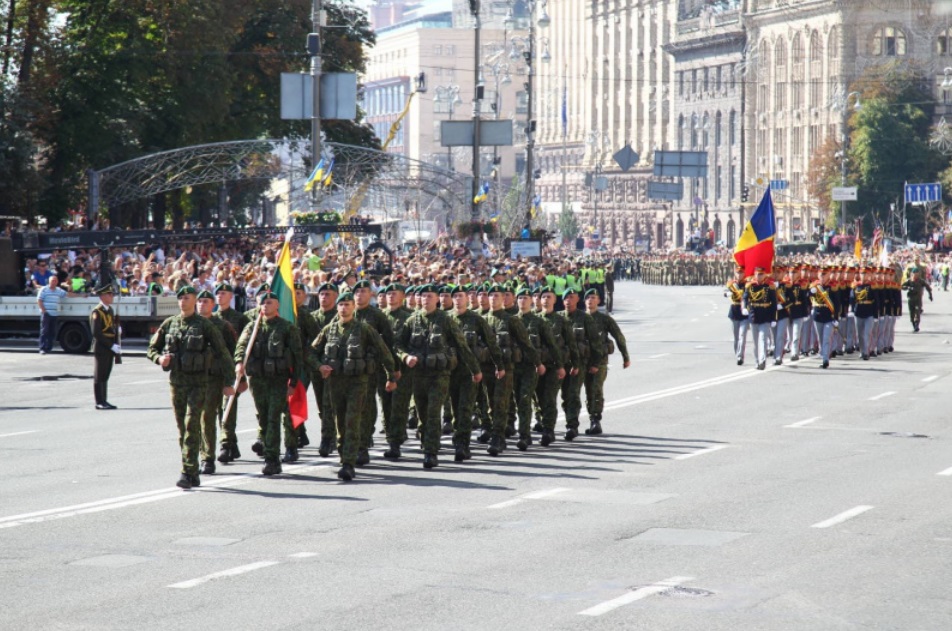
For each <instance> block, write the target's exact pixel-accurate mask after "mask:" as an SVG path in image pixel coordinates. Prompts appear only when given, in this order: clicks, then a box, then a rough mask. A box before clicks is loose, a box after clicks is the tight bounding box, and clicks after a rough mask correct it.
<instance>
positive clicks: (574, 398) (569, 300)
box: [562, 289, 605, 441]
mask: <svg viewBox="0 0 952 631" xmlns="http://www.w3.org/2000/svg"><path fill="white" fill-rule="evenodd" d="M578 301H579V296H578V292H577V291H575V290H574V289H566V290H565V293H564V294H562V302H563V303H564V304H565V311H564V312H563V316H564V317H565V318H566V319H567V320H568V321H569V324H570V325H571V327H572V334H573V336H574V337H575V343H576V345H577V346H578V354H579V363H578V365H577V366H576V367H577V368H578V371H577V372H576V373H575V374H574V375H573V374H572V373H571V371H570V372H569V375H568V376H566V377H565V379H564V380H563V381H562V410H563V411H564V412H565V440H567V441H572V440H574V439H575V438H576V437H577V436H578V417H579V414H581V412H582V384H583V383H584V382H585V374H586V373H588V374H592V375H594V374H596V373H597V372H598V368H599V366H600V365H601V363H602V359H603V358H604V356H605V347H604V345H603V344H602V340H601V338H600V337H599V336H598V329H597V328H596V326H595V320H593V319H592V316H590V315H589V314H587V313H586V312H585V311H583V310H582V309H579V308H578Z"/></svg>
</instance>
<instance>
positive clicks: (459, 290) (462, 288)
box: [450, 285, 467, 296]
mask: <svg viewBox="0 0 952 631" xmlns="http://www.w3.org/2000/svg"><path fill="white" fill-rule="evenodd" d="M466 287H467V285H456V286H455V287H453V289H452V290H451V291H450V295H451V296H455V295H456V294H465V293H466V291H467V290H466Z"/></svg>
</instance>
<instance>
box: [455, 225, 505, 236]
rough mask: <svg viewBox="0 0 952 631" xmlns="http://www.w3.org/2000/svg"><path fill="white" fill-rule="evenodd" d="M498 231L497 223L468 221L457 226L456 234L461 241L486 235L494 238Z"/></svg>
mask: <svg viewBox="0 0 952 631" xmlns="http://www.w3.org/2000/svg"><path fill="white" fill-rule="evenodd" d="M497 230H498V229H497V227H496V223H495V222H492V221H467V222H463V223H461V224H459V225H457V226H456V234H458V235H459V237H460V238H461V239H468V238H469V237H471V236H473V235H474V234H485V235H486V236H489V237H494V236H496V232H497Z"/></svg>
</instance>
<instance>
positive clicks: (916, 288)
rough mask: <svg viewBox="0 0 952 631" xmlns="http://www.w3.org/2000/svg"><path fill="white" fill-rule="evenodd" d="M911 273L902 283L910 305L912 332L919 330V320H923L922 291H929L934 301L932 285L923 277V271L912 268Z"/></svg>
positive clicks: (930, 298) (930, 297) (930, 300)
mask: <svg viewBox="0 0 952 631" xmlns="http://www.w3.org/2000/svg"><path fill="white" fill-rule="evenodd" d="M910 272H911V274H910V277H909V279H908V280H906V282H904V283H903V284H902V288H903V289H905V290H906V300H907V304H908V305H909V320H910V321H911V322H912V332H913V333H918V332H919V322H920V321H921V320H922V292H923V290H925V291H927V292H928V293H929V302H932V286H931V285H929V283H928V281H926V280H925V279H923V278H922V272H920V271H919V268H918V267H914V268H912V269H911V270H910Z"/></svg>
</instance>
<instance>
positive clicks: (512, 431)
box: [506, 425, 516, 438]
mask: <svg viewBox="0 0 952 631" xmlns="http://www.w3.org/2000/svg"><path fill="white" fill-rule="evenodd" d="M515 435H516V428H515V427H513V426H512V425H506V438H512V437H513V436H515Z"/></svg>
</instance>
